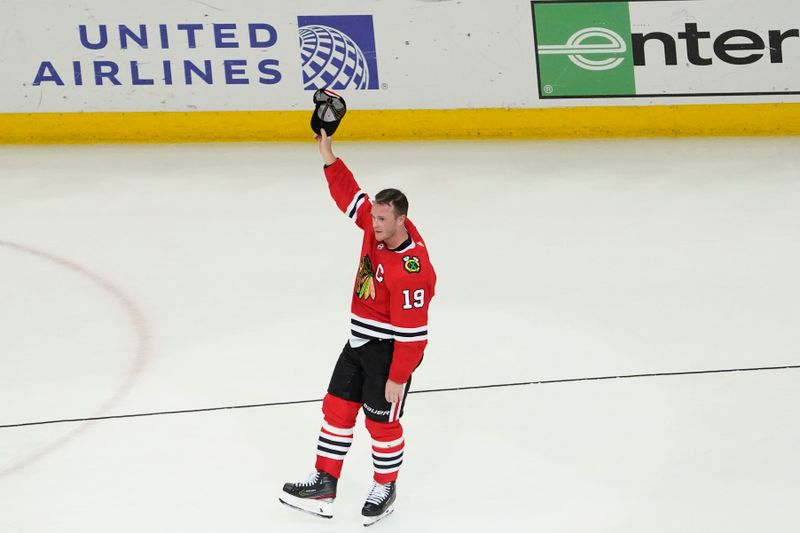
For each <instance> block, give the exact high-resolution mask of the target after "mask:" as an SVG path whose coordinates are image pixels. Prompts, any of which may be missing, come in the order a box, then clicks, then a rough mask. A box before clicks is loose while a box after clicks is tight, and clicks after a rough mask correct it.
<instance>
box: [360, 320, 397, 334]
mask: <svg viewBox="0 0 800 533" xmlns="http://www.w3.org/2000/svg"><path fill="white" fill-rule="evenodd" d="M350 324H352V325H353V326H354V327H359V328H363V329H365V330H369V331H371V332H375V333H383V334H385V335H389V336H392V334H393V333H394V330H393V329H391V328H382V327H379V326H374V325H372V324H367V323H366V322H362V321H360V320H356V319H355V318H352V319H350Z"/></svg>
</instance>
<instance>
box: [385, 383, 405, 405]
mask: <svg viewBox="0 0 800 533" xmlns="http://www.w3.org/2000/svg"><path fill="white" fill-rule="evenodd" d="M405 386H406V384H405V383H396V382H394V381H392V380H391V379H389V380H387V381H386V401H387V402H389V403H396V402H399V401H400V400H402V397H403V389H404V388H405Z"/></svg>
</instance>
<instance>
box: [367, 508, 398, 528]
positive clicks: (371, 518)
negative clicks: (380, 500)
mask: <svg viewBox="0 0 800 533" xmlns="http://www.w3.org/2000/svg"><path fill="white" fill-rule="evenodd" d="M393 512H394V504H392V505H391V506H390V507H389V508H388V509H386V510H385V511H384V512H383V513H381V514H379V515H378V516H364V517H363V518H364V527H369V526H371V525H373V524H375V523H377V522H380V521H381V520H383V519H384V518H386V517H387V516H389V515H390V514H392V513H393Z"/></svg>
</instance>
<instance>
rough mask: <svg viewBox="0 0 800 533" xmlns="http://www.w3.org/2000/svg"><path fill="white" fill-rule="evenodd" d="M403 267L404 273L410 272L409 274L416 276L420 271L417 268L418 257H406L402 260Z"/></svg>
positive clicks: (418, 267)
mask: <svg viewBox="0 0 800 533" xmlns="http://www.w3.org/2000/svg"><path fill="white" fill-rule="evenodd" d="M403 266H404V267H405V269H406V272H410V273H411V274H416V273H417V272H419V271H420V266H419V257H416V256H410V255H407V256H405V257H404V258H403Z"/></svg>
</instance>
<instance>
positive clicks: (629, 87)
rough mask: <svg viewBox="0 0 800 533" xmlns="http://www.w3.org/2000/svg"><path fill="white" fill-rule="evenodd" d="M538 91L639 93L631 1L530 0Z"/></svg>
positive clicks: (562, 94) (551, 93) (545, 93)
mask: <svg viewBox="0 0 800 533" xmlns="http://www.w3.org/2000/svg"><path fill="white" fill-rule="evenodd" d="M531 12H532V14H533V32H534V39H535V44H536V60H537V65H538V75H539V95H540V96H541V97H542V98H559V97H570V96H586V97H590V96H626V95H635V94H636V81H635V78H634V73H633V51H632V48H631V17H630V10H629V7H628V2H586V1H583V2H552V1H549V2H542V1H533V2H531Z"/></svg>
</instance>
